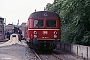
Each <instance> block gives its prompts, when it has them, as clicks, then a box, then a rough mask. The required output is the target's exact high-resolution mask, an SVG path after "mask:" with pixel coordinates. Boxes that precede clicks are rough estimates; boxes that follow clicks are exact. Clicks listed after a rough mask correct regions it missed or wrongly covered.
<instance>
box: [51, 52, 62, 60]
mask: <svg viewBox="0 0 90 60" xmlns="http://www.w3.org/2000/svg"><path fill="white" fill-rule="evenodd" d="M52 55H53V56H54V57H56V58H57V59H59V60H63V59H62V58H60V57H59V56H57V55H56V54H54V53H52Z"/></svg>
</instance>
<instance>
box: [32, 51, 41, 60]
mask: <svg viewBox="0 0 90 60" xmlns="http://www.w3.org/2000/svg"><path fill="white" fill-rule="evenodd" d="M32 52H33V53H34V54H35V56H36V57H37V58H38V59H39V60H42V59H41V58H40V56H39V55H38V54H37V53H36V52H35V51H34V50H32Z"/></svg>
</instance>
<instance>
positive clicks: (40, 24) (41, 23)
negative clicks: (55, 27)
mask: <svg viewBox="0 0 90 60" xmlns="http://www.w3.org/2000/svg"><path fill="white" fill-rule="evenodd" d="M43 26H44V20H34V27H43Z"/></svg>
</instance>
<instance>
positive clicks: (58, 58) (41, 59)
mask: <svg viewBox="0 0 90 60" xmlns="http://www.w3.org/2000/svg"><path fill="white" fill-rule="evenodd" d="M31 51H32V52H33V53H34V54H35V56H36V57H37V58H38V59H39V60H43V59H45V58H42V57H41V56H40V55H39V54H38V53H36V52H35V51H34V50H31ZM50 55H52V56H53V57H54V58H55V59H57V60H63V59H62V58H60V56H58V55H56V54H55V53H51V54H50ZM42 56H44V55H42ZM45 56H47V55H45ZM49 58H50V57H49ZM51 58H52V57H51ZM48 60H49V59H48Z"/></svg>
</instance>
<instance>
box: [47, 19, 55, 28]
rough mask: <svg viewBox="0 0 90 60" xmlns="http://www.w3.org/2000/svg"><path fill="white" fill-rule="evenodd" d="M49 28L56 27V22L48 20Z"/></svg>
mask: <svg viewBox="0 0 90 60" xmlns="http://www.w3.org/2000/svg"><path fill="white" fill-rule="evenodd" d="M46 26H47V27H56V20H46Z"/></svg>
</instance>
